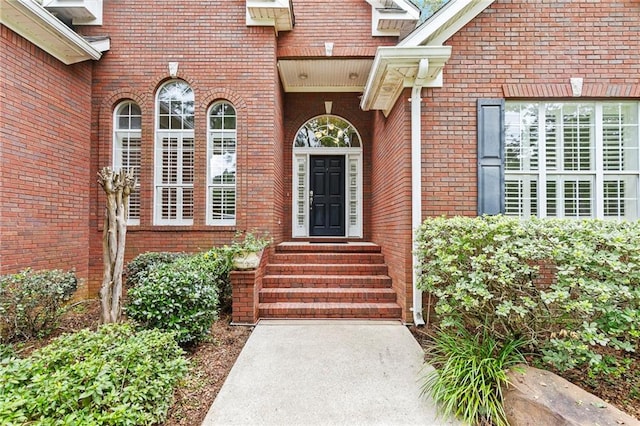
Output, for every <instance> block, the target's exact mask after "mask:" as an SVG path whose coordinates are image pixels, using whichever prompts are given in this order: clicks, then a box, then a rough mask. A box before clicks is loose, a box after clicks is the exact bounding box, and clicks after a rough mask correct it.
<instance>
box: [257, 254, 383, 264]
mask: <svg viewBox="0 0 640 426" xmlns="http://www.w3.org/2000/svg"><path fill="white" fill-rule="evenodd" d="M269 263H277V264H285V263H290V264H307V263H315V264H327V263H329V264H376V265H377V264H384V256H383V255H382V254H367V253H345V254H338V253H315V254H311V253H276V254H274V255H272V256H271V259H269Z"/></svg>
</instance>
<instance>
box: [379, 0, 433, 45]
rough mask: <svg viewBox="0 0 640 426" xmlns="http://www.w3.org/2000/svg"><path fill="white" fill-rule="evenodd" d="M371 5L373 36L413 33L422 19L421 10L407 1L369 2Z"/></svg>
mask: <svg viewBox="0 0 640 426" xmlns="http://www.w3.org/2000/svg"><path fill="white" fill-rule="evenodd" d="M367 3H369V4H370V5H371V35H372V36H380V37H382V36H395V37H399V36H400V35H403V34H407V33H409V32H410V31H412V30H413V29H414V28H415V27H416V25H417V23H418V20H419V19H420V10H419V9H418V8H417V7H416V6H415V5H414V4H413V3H411V2H409V1H405V0H386V1H385V0H367Z"/></svg>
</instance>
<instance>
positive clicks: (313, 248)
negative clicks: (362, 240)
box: [276, 244, 382, 253]
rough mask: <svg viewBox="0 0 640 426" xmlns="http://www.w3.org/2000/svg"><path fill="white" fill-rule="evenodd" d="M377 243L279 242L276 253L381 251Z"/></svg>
mask: <svg viewBox="0 0 640 426" xmlns="http://www.w3.org/2000/svg"><path fill="white" fill-rule="evenodd" d="M381 251H382V250H381V248H380V246H378V245H375V244H362V245H360V244H279V245H277V246H276V253H289V252H297V253H327V252H330V253H380V252H381Z"/></svg>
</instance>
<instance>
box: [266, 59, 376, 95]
mask: <svg viewBox="0 0 640 426" xmlns="http://www.w3.org/2000/svg"><path fill="white" fill-rule="evenodd" d="M372 63H373V59H371V58H326V57H324V58H295V59H280V60H279V61H278V73H279V74H280V81H281V82H282V87H283V89H284V91H285V92H287V93H300V92H357V93H359V92H362V90H363V89H364V85H365V82H366V79H367V75H368V74H369V70H370V69H371V64H372Z"/></svg>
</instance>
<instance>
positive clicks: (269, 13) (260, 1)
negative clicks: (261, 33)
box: [246, 0, 294, 34]
mask: <svg viewBox="0 0 640 426" xmlns="http://www.w3.org/2000/svg"><path fill="white" fill-rule="evenodd" d="M246 24H247V26H250V27H251V26H255V27H273V28H274V29H275V31H276V34H278V32H280V31H290V30H292V29H293V25H294V17H293V7H292V5H291V0H247V13H246Z"/></svg>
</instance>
